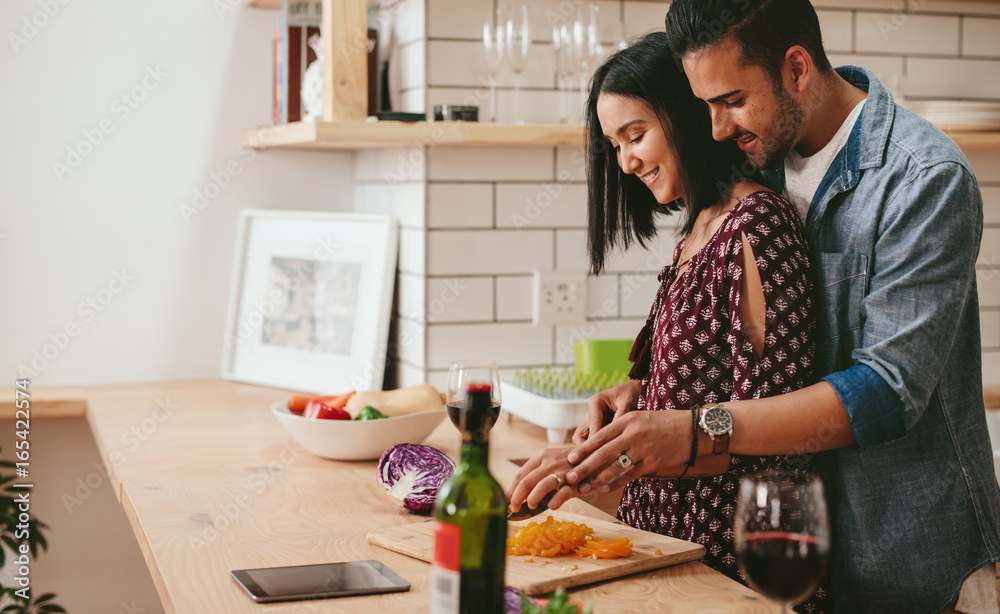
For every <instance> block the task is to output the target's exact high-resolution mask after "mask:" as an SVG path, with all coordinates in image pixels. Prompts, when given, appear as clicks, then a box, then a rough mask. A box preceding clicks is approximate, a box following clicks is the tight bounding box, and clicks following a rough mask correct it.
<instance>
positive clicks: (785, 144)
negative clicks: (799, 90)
mask: <svg viewBox="0 0 1000 614" xmlns="http://www.w3.org/2000/svg"><path fill="white" fill-rule="evenodd" d="M775 96H776V97H777V101H778V112H777V113H776V114H775V120H776V121H775V122H774V123H773V124H772V128H773V130H769V131H768V132H769V133H770V134H771V136H769V137H768V139H767V141H766V142H765V140H764V139H761V138H760V135H757V138H759V139H760V143H758V146H757V151H755V152H753V153H748V154H747V160H749V161H750V164H753V166H754V168H756V169H757V170H761V171H762V170H767V169H770V168H774V167H775V166H777V165H778V163H780V162H782V161H783V160H784V159H785V156H787V155H788V152H790V151H791V150H792V146H793V145H794V143H795V138H796V137H797V136H798V134H799V130H800V129H801V128H802V123H803V121H804V116H805V114H804V112H803V111H802V105H800V104H799V103H797V102H796V101H795V99H794V98H792V97H791V96H789V95H788V92H786V91H784V90H780V91H778V92H775Z"/></svg>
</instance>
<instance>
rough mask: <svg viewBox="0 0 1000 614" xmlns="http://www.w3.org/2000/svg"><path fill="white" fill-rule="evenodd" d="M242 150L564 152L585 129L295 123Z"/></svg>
mask: <svg viewBox="0 0 1000 614" xmlns="http://www.w3.org/2000/svg"><path fill="white" fill-rule="evenodd" d="M242 142H243V146H244V147H252V148H254V149H319V150H332V151H354V150H358V149H381V148H386V147H403V146H408V145H428V146H446V147H455V146H459V147H461V146H465V147H478V146H511V147H518V146H521V147H532V146H534V147H561V146H581V145H583V128H582V127H580V126H570V125H561V124H528V125H520V126H519V125H513V124H486V123H482V124H481V123H475V122H395V121H380V122H297V123H294V124H288V125H285V126H273V127H269V128H258V129H257V130H249V131H247V132H244V133H243V138H242Z"/></svg>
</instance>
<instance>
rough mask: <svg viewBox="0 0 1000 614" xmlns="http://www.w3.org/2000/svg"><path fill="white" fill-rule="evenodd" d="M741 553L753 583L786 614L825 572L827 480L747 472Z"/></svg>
mask: <svg viewBox="0 0 1000 614" xmlns="http://www.w3.org/2000/svg"><path fill="white" fill-rule="evenodd" d="M736 551H737V555H738V558H739V564H740V568H741V569H742V570H743V572H744V573H745V574H746V577H747V580H749V582H750V584H751V585H752V586H753V587H754V588H755V589H757V590H758V591H760V592H761V593H763V594H765V595H767V596H768V597H770V598H771V599H774V600H775V601H777V602H778V603H780V604H781V607H782V611H783V612H787V611H788V607H789V606H794V605H796V604H798V603H801V602H802V601H804V600H806V599H807V598H809V596H810V595H812V594H813V592H814V591H815V590H816V587H818V586H819V583H820V581H822V579H823V575H824V574H825V573H826V566H827V562H828V560H829V557H830V527H829V519H828V517H827V511H826V499H825V497H824V494H823V483H822V482H821V481H820V479H819V477H817V476H816V475H814V474H810V473H805V472H795V471H768V472H763V473H758V474H754V475H748V476H744V477H743V479H742V480H741V481H740V498H739V503H737V506H736Z"/></svg>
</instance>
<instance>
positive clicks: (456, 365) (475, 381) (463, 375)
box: [445, 360, 500, 439]
mask: <svg viewBox="0 0 1000 614" xmlns="http://www.w3.org/2000/svg"><path fill="white" fill-rule="evenodd" d="M470 384H472V385H487V386H489V387H490V406H489V409H487V410H485V411H477V412H476V415H471V414H470V413H469V412H468V411H466V406H465V395H466V393H467V391H468V389H469V385H470ZM445 403H446V404H447V406H448V417H449V418H451V422H452V424H454V425H455V426H456V427H457V428H458V430H459V431H461V432H462V436H463V438H464V437H475V438H483V439H485V437H486V436H487V435H488V434H489V432H490V429H492V428H493V425H494V424H496V421H497V418H498V417H499V416H500V375H499V373H498V372H497V364H496V363H495V362H493V361H492V360H456V361H455V362H453V363H451V369H450V370H449V371H448V389H447V390H446V391H445Z"/></svg>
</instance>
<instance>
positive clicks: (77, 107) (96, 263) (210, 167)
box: [0, 0, 353, 385]
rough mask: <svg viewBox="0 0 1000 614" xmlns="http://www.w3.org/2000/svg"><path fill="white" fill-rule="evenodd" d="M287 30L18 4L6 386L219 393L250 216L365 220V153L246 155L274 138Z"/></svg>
mask: <svg viewBox="0 0 1000 614" xmlns="http://www.w3.org/2000/svg"><path fill="white" fill-rule="evenodd" d="M46 6H48V8H49V11H50V12H53V13H54V14H53V15H52V16H48V15H46V12H45V7H46ZM276 19H277V11H273V10H260V9H250V8H244V7H243V6H241V5H240V3H239V2H238V0H215V1H206V0H178V1H173V2H129V1H126V0H102V1H100V2H71V1H70V0H58V1H57V0H5V1H4V2H3V3H2V4H0V33H2V34H3V40H2V43H0V75H2V86H0V91H2V93H0V143H2V144H3V146H2V148H0V207H2V209H0V211H2V214H0V279H3V280H5V283H6V289H5V290H4V291H3V292H0V316H2V318H3V320H2V321H3V324H2V328H0V330H2V331H3V332H2V335H0V339H2V342H0V372H2V373H5V374H8V375H7V377H9V378H10V379H11V380H12V379H13V378H14V375H15V373H17V371H18V367H19V366H21V365H24V366H25V367H28V368H31V369H32V370H33V371H36V372H37V374H35V375H34V376H33V378H32V379H33V380H34V383H35V385H38V384H45V385H48V384H68V383H93V382H117V381H128V380H150V379H176V378H185V377H217V376H218V374H219V363H220V359H221V348H222V333H223V326H224V320H225V315H226V304H227V299H228V294H229V282H230V272H231V270H232V266H233V262H232V260H233V250H234V245H235V240H236V221H237V217H238V214H239V211H240V210H242V209H246V208H280V209H309V210H336V211H345V210H351V209H352V208H353V188H352V183H351V182H352V178H353V155H352V154H349V153H344V154H338V153H307V152H265V153H262V154H255V153H254V152H252V151H240V150H239V149H238V146H239V136H240V132H241V131H242V130H245V129H248V128H252V127H256V126H261V125H267V124H269V123H270V117H271V83H272V81H271V64H272V63H271V41H272V39H273V32H274V26H275V21H276ZM32 21H34V22H35V23H38V24H42V27H37V28H34V29H32V27H31V26H29V25H26V22H27V23H28V24H30V23H31V22H32ZM18 37H21V38H20V39H19V38H18ZM122 96H126V97H132V96H134V97H135V98H136V99H140V98H141V99H142V100H141V102H135V103H133V104H134V105H135V108H134V109H133V108H130V107H128V106H126V105H127V101H125V100H122V99H121V97H122ZM102 128H103V129H104V131H105V132H106V134H104V135H103V136H101V137H100V142H99V144H97V145H94V146H91V145H90V144H89V143H87V141H86V138H85V135H84V134H83V132H84V131H88V132H90V133H91V135H92V137H93V140H95V141H96V140H98V138H97V135H98V134H99V133H100V130H101V129H102ZM81 142H82V144H80V143H81ZM78 144H79V145H78ZM67 147H71V148H78V153H81V154H84V155H82V156H81V157H80V159H78V160H77V159H72V158H71V157H70V159H69V160H68V159H67V158H68V157H69V154H68V153H67V150H66V149H67ZM88 154H89V155H88ZM70 162H73V163H77V164H78V165H77V166H76V167H75V168H70V165H69V163H70ZM55 163H62V164H65V165H66V169H69V172H66V169H59V170H56V169H55V168H54V166H53V165H54V164H55ZM227 169H228V170H227ZM60 171H61V172H60ZM232 171H236V172H238V173H239V174H238V175H234V176H230V177H228V178H227V177H226V175H227V174H229V173H231V172H232ZM213 183H214V184H215V185H210V184H213ZM220 185H224V187H221V189H216V188H217V186H220ZM206 186H208V190H207V193H208V194H210V195H215V197H214V198H211V199H210V200H209V199H206V201H205V202H207V206H205V208H204V209H203V210H201V211H197V210H194V211H195V213H194V214H192V215H189V216H188V218H187V219H185V217H184V216H183V215H182V213H183V211H182V205H183V206H187V207H190V206H192V205H195V204H196V203H195V202H194V201H195V191H196V190H199V189H200V190H203V191H204V190H205V188H206ZM216 193H217V195H216ZM116 272H118V273H119V274H122V276H123V277H125V278H126V279H127V282H128V283H127V285H124V284H123V282H121V281H115V277H116ZM113 290H118V291H119V292H118V293H114V292H112V291H113ZM88 298H91V299H93V300H95V301H97V307H98V308H100V309H101V311H100V312H98V311H97V310H96V309H92V308H90V307H88V306H87V304H86V301H87V300H88ZM102 301H103V302H104V303H106V304H104V305H102V304H101V302H102ZM67 327H69V332H70V334H71V335H72V334H73V333H75V336H70V335H67V334H66V333H65V331H66V330H67ZM60 331H63V332H62V333H60ZM50 334H51V335H55V340H53V338H52V337H50ZM60 337H61V338H60ZM59 341H61V342H62V343H61V344H59V343H57V342H59ZM58 345H64V346H65V347H58ZM36 351H37V352H39V356H38V357H36V356H35V352H36ZM46 355H47V356H48V358H46ZM33 360H34V365H32V361H33ZM8 385H10V384H9V383H8Z"/></svg>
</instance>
